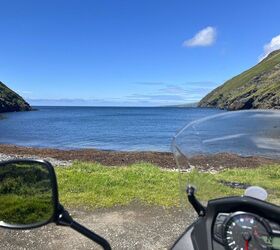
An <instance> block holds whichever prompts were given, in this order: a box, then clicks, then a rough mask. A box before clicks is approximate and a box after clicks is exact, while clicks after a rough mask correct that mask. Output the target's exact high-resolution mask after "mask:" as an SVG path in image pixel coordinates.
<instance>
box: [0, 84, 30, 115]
mask: <svg viewBox="0 0 280 250" xmlns="http://www.w3.org/2000/svg"><path fill="white" fill-rule="evenodd" d="M29 110H31V107H30V105H29V104H28V103H27V102H26V101H24V99H23V98H22V97H21V96H19V95H18V94H17V93H15V92H14V91H12V90H11V89H9V88H8V87H7V86H6V85H5V84H4V83H2V82H0V113H2V112H14V111H29Z"/></svg>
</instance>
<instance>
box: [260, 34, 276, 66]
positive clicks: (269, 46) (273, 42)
mask: <svg viewBox="0 0 280 250" xmlns="http://www.w3.org/2000/svg"><path fill="white" fill-rule="evenodd" d="M263 49H264V52H263V54H262V55H261V56H260V57H259V61H262V60H263V59H264V58H266V57H267V56H268V55H269V54H270V53H271V52H273V51H274V50H277V49H280V35H278V36H275V37H273V38H272V39H271V41H270V42H269V43H267V44H265V45H264V47H263Z"/></svg>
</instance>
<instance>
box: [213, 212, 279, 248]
mask: <svg viewBox="0 0 280 250" xmlns="http://www.w3.org/2000/svg"><path fill="white" fill-rule="evenodd" d="M212 232H213V239H214V241H215V242H214V246H215V245H216V246H219V245H220V246H221V247H222V248H224V249H227V250H263V249H264V250H280V225H279V224H277V223H275V222H272V221H271V220H268V219H266V218H264V217H261V216H259V215H257V214H254V213H248V212H242V211H239V212H233V213H219V214H218V215H217V217H216V219H215V222H214V227H213V231H212ZM218 248H220V247H218Z"/></svg>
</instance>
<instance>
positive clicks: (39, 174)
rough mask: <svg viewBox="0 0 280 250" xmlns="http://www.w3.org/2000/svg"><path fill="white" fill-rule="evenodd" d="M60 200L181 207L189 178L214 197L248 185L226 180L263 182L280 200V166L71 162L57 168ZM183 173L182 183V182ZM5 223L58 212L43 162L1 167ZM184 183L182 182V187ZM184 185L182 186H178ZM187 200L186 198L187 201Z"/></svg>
mask: <svg viewBox="0 0 280 250" xmlns="http://www.w3.org/2000/svg"><path fill="white" fill-rule="evenodd" d="M56 172H57V177H58V184H59V193H60V201H61V202H62V204H65V205H66V206H72V207H83V208H91V209H93V208H105V207H113V206H116V205H127V204H129V203H131V202H133V201H137V202H141V203H143V204H146V205H156V206H164V207H179V206H180V205H181V204H182V201H186V195H185V192H184V189H185V187H186V183H191V184H194V185H195V186H196V187H197V196H198V198H199V199H200V200H202V201H204V202H207V201H208V200H209V199H214V198H219V197H225V196H231V195H242V194H243V193H244V190H243V189H240V188H232V187H230V186H227V185H225V182H230V183H232V182H237V183H240V184H246V185H259V186H262V187H264V188H266V189H267V190H268V192H269V195H270V196H269V201H271V202H273V203H275V204H278V205H280V182H279V179H280V166H278V165H271V166H263V167H258V168H255V169H240V168H234V169H228V170H224V171H222V172H220V173H216V174H213V173H202V172H198V171H196V170H194V171H192V172H190V173H184V174H181V175H180V178H179V174H178V172H173V171H167V170H164V169H160V168H158V167H156V166H153V165H151V164H147V163H139V164H134V165H131V166H127V167H106V166H102V165H100V164H94V163H83V162H75V163H74V164H73V165H72V166H71V167H58V168H56ZM179 179H180V181H181V184H182V185H179V183H180V182H179ZM0 180H1V182H0V223H1V221H4V222H6V223H9V224H29V223H39V222H44V221H46V220H48V219H49V218H50V217H51V216H52V213H53V206H52V200H51V196H52V192H51V182H50V180H49V175H48V172H47V171H46V169H43V168H42V167H40V166H35V167H33V168H30V167H28V166H10V167H9V168H3V167H1V168H0ZM180 186H181V187H180ZM180 188H181V189H182V192H179V190H180ZM185 204H187V203H186V202H185V203H184V205H185Z"/></svg>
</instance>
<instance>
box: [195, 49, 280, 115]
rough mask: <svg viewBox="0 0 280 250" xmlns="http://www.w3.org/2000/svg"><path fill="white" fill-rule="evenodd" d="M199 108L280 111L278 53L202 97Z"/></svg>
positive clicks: (279, 60)
mask: <svg viewBox="0 0 280 250" xmlns="http://www.w3.org/2000/svg"><path fill="white" fill-rule="evenodd" d="M198 106H199V107H215V108H221V109H228V110H240V109H280V50H276V51H274V52H272V53H271V54H270V55H269V56H268V57H266V58H265V59H264V60H262V61H261V62H260V63H259V64H257V65H256V66H254V67H253V68H251V69H249V70H247V71H245V72H243V73H241V74H240V75H238V76H236V77H234V78H232V79H231V80H229V81H227V82H225V83H224V84H223V85H222V86H220V87H218V88H216V89H214V90H213V91H212V92H210V93H209V94H208V95H207V96H205V97H204V98H203V99H202V100H201V101H200V102H199V104H198Z"/></svg>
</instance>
